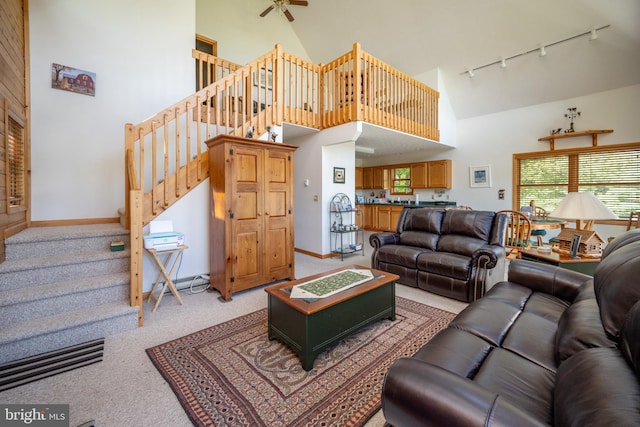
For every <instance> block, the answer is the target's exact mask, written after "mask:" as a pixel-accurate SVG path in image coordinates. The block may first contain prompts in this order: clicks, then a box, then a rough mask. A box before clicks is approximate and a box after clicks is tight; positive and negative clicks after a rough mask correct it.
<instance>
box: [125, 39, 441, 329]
mask: <svg viewBox="0 0 640 427" xmlns="http://www.w3.org/2000/svg"><path fill="white" fill-rule="evenodd" d="M193 57H194V58H195V59H196V65H197V72H196V80H197V85H198V87H202V89H200V90H198V91H197V92H195V93H194V94H193V95H191V96H189V97H187V98H185V99H183V100H181V101H180V102H178V103H176V104H174V105H173V106H171V107H169V108H167V109H165V110H163V111H161V112H159V113H158V114H156V115H155V116H153V117H151V118H149V119H147V120H145V121H144V122H142V123H139V124H137V125H133V124H131V123H127V124H126V125H125V165H126V168H125V174H126V177H125V194H126V195H127V197H125V221H126V224H128V226H129V228H130V230H131V304H132V305H138V306H139V307H140V312H139V313H140V314H139V322H140V324H142V255H143V238H142V228H143V227H144V226H145V225H146V224H148V223H149V222H150V221H151V220H153V219H154V218H155V217H157V216H158V215H159V214H161V213H162V212H164V211H165V210H166V209H167V208H169V207H170V206H171V205H172V204H173V203H175V202H176V201H178V200H179V199H180V198H182V197H183V196H184V195H186V194H187V193H188V192H189V191H190V190H191V189H192V188H194V187H195V186H197V185H198V184H199V183H200V182H202V181H203V180H205V179H206V178H208V176H209V170H208V155H207V152H206V144H205V142H206V141H207V140H208V139H210V138H212V137H214V136H216V135H220V134H231V135H235V136H247V135H248V134H253V135H262V134H264V133H265V132H266V131H267V130H268V128H269V127H270V126H274V125H281V124H282V123H283V122H287V123H291V124H297V125H302V126H307V127H312V128H315V129H324V128H328V127H333V126H337V125H340V124H344V123H348V122H351V121H355V120H363V121H367V122H370V123H373V124H377V125H380V126H384V127H388V128H391V129H397V130H400V131H403V132H408V133H411V134H414V135H417V136H422V137H426V138H429V139H433V140H438V139H439V135H438V128H437V123H438V115H437V112H438V110H437V104H438V92H437V91H435V90H433V89H431V88H429V87H428V86H426V85H424V84H422V83H420V82H418V81H415V80H413V79H412V78H410V77H409V76H407V75H405V74H403V73H401V72H399V71H397V70H395V69H393V68H392V67H390V66H389V65H387V64H384V63H383V62H382V61H379V60H377V59H376V58H374V57H372V56H371V55H368V54H367V53H365V52H363V51H362V50H361V49H360V45H359V44H358V43H355V44H354V47H353V50H352V51H351V52H348V53H347V54H345V55H343V56H342V57H340V58H338V59H336V60H334V61H332V62H330V63H329V64H326V65H322V66H321V65H315V64H312V63H310V62H308V61H305V60H303V59H301V58H298V57H296V56H294V55H291V54H288V53H286V52H284V51H283V50H282V48H281V46H280V45H276V47H275V49H274V50H273V51H271V52H269V53H267V54H266V55H264V56H262V57H260V58H258V59H257V60H255V61H253V62H251V63H249V64H247V65H245V66H239V65H237V64H233V63H231V62H229V61H225V60H222V59H220V58H217V57H214V56H211V55H207V54H205V53H202V52H198V51H193ZM356 76H359V78H356ZM358 94H359V95H358Z"/></svg>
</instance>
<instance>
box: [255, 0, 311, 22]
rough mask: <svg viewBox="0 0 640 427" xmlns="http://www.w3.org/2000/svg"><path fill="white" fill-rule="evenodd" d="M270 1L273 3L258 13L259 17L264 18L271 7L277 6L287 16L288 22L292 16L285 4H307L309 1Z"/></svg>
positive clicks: (291, 19)
mask: <svg viewBox="0 0 640 427" xmlns="http://www.w3.org/2000/svg"><path fill="white" fill-rule="evenodd" d="M271 1H273V4H272V5H271V6H269V7H268V8H266V9H265V10H264V12H262V13H261V14H260V17H262V18H264V17H265V16H267V13H269V12H271V11H272V10H273V9H276V8H278V9H280V11H281V12H282V13H284V16H286V17H287V19H288V20H289V22H292V21H293V19H294V18H293V15H292V14H291V12H289V9H288V8H287V6H288V5H291V6H308V5H309V2H308V1H306V0H271Z"/></svg>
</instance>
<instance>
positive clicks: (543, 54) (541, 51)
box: [540, 46, 547, 56]
mask: <svg viewBox="0 0 640 427" xmlns="http://www.w3.org/2000/svg"><path fill="white" fill-rule="evenodd" d="M540 56H547V50H546V49H545V48H544V46H541V47H540Z"/></svg>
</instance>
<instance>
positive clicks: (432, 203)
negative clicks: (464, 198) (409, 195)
mask: <svg viewBox="0 0 640 427" xmlns="http://www.w3.org/2000/svg"><path fill="white" fill-rule="evenodd" d="M365 205H371V206H403V207H407V208H424V207H434V206H456V202H451V201H448V200H446V201H445V200H434V201H428V202H420V203H418V204H417V205H416V204H415V202H413V201H411V202H384V203H357V204H356V206H365Z"/></svg>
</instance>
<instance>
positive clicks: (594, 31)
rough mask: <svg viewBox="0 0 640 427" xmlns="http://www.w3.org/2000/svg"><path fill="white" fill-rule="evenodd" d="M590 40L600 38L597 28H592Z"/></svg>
mask: <svg viewBox="0 0 640 427" xmlns="http://www.w3.org/2000/svg"><path fill="white" fill-rule="evenodd" d="M589 40H598V31H597V30H596V29H595V28H594V29H593V30H591V35H590V36H589Z"/></svg>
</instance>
